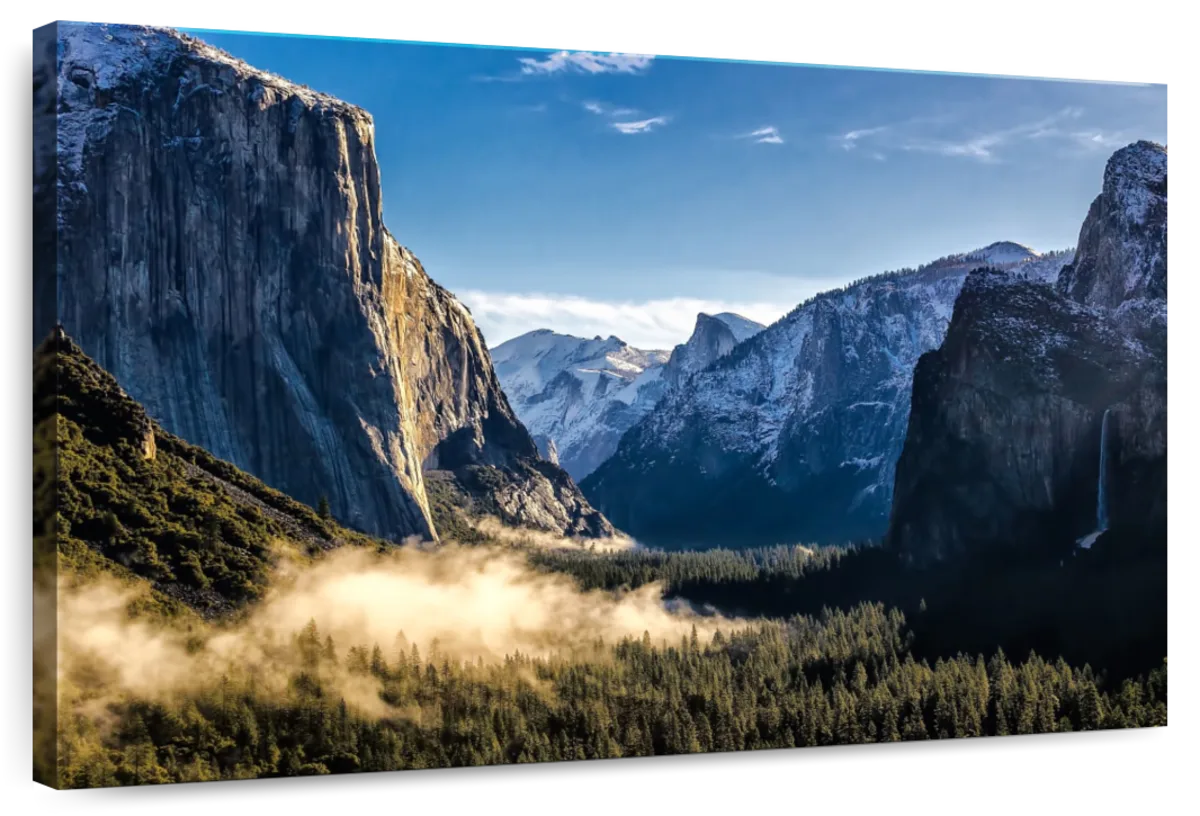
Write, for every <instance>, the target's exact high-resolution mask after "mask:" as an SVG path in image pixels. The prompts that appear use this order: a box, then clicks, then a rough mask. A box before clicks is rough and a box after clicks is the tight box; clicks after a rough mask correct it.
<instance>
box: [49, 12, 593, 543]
mask: <svg viewBox="0 0 1200 816" xmlns="http://www.w3.org/2000/svg"><path fill="white" fill-rule="evenodd" d="M57 28H58V31H57V37H56V46H55V47H56V49H57V74H56V77H55V80H56V81H55V82H52V83H47V84H45V85H44V87H43V91H42V93H46V92H52V93H53V92H55V89H56V93H57V110H58V116H57V140H56V141H57V179H56V191H57V195H56V199H57V201H56V205H55V209H56V211H57V236H56V239H57V240H56V258H55V259H54V261H55V264H56V268H57V270H56V271H57V283H58V287H57V288H58V300H57V313H58V319H59V320H60V321H61V323H62V324H63V325H64V327H65V328H66V330H67V331H68V332H70V333H71V334H72V336H74V337H75V338H76V340H77V341H78V342H79V344H80V345H81V346H82V348H83V349H84V350H85V351H86V352H87V353H88V354H89V355H91V356H92V357H93V358H94V359H95V360H96V361H97V362H98V363H99V364H100V365H101V366H103V367H104V368H105V369H107V370H108V371H110V372H111V373H112V374H113V375H114V376H115V377H116V378H117V379H118V381H120V382H121V384H122V385H123V386H124V387H125V388H126V390H127V391H128V392H129V393H130V394H131V395H132V396H133V397H134V398H135V399H137V400H138V401H140V402H141V403H142V404H143V405H145V407H146V409H147V411H148V412H149V413H150V414H151V415H152V416H153V417H155V419H157V420H158V421H159V422H161V423H162V424H163V426H164V427H166V428H167V429H168V430H170V431H171V432H173V433H175V434H177V435H179V436H181V437H183V438H185V439H187V440H188V441H190V442H192V443H194V444H197V445H200V446H202V447H204V448H206V449H208V450H209V451H211V452H212V453H213V454H214V455H216V456H218V457H220V458H223V459H227V460H229V461H231V462H233V463H235V464H236V465H238V466H239V467H242V468H244V469H246V470H248V471H250V472H252V473H254V474H255V475H257V476H259V477H260V478H262V479H263V480H264V481H266V482H268V483H269V484H271V485H272V486H274V487H276V488H279V489H280V490H283V491H285V492H287V493H289V494H290V495H292V496H294V497H296V498H297V499H300V500H301V501H304V502H308V503H315V502H316V501H317V500H318V498H319V497H320V496H322V495H327V496H328V498H329V501H330V504H331V506H332V510H333V513H334V515H335V516H336V517H337V518H338V519H340V520H341V521H343V522H344V523H347V524H351V525H354V526H356V527H359V528H361V529H363V530H366V531H368V532H371V533H374V534H378V535H383V536H387V537H391V538H402V537H405V536H409V535H418V536H423V537H434V536H436V534H437V531H436V530H435V529H434V526H433V523H432V520H431V513H430V507H429V501H428V498H427V496H426V491H425V479H424V472H425V471H426V470H434V469H437V470H449V471H455V472H458V473H464V472H465V471H466V470H468V469H479V468H483V469H493V470H495V471H496V472H497V473H496V477H497V478H492V479H486V480H483V482H486V483H487V484H490V485H501V487H494V488H488V490H489V491H490V492H491V495H490V496H489V499H495V500H496V501H497V505H498V510H499V512H500V513H501V515H502V516H503V517H504V520H505V521H508V522H511V523H517V524H526V525H530V526H535V527H540V528H543V529H548V530H552V531H555V532H561V533H566V534H570V535H599V534H606V533H608V532H609V531H610V530H611V528H610V527H609V525H608V523H607V522H606V521H605V520H604V519H603V517H602V516H600V514H599V513H597V512H596V511H594V510H593V509H592V508H591V507H590V506H589V505H588V504H587V502H586V501H585V500H584V499H583V497H582V495H581V494H580V493H579V492H578V490H577V489H576V487H575V486H574V484H573V483H572V482H571V480H570V479H569V477H567V476H566V474H564V473H563V472H562V471H561V470H559V469H558V468H557V467H555V466H554V465H553V464H551V463H549V462H546V461H544V460H542V458H541V457H540V456H539V455H538V452H537V449H536V447H535V445H534V442H533V440H532V438H531V437H530V435H529V433H528V432H527V431H526V430H525V428H524V427H523V426H522V425H521V424H520V422H518V421H517V419H516V417H515V416H514V414H513V412H512V410H511V408H510V407H509V404H508V401H507V400H506V398H505V396H504V394H503V392H502V391H501V390H500V385H499V383H498V381H497V380H496V376H495V373H494V372H493V370H492V365H491V360H490V358H489V355H488V352H487V349H486V347H485V346H484V344H483V342H482V339H481V337H480V335H479V333H478V331H477V330H476V328H475V325H474V322H473V321H472V319H471V316H470V313H469V312H468V311H467V309H466V308H465V307H464V306H463V305H462V304H461V303H459V301H458V300H457V299H455V298H454V296H453V295H451V294H450V293H449V292H447V291H446V290H445V289H443V288H442V287H440V286H438V285H437V284H436V283H435V282H434V281H433V280H431V279H430V278H429V276H428V275H427V274H426V273H425V271H424V269H422V267H421V264H420V263H419V262H418V261H417V259H416V258H414V257H413V255H412V254H411V253H410V252H409V251H408V250H407V249H406V248H404V247H402V246H401V245H400V244H399V243H397V242H396V240H395V239H394V238H393V237H392V236H391V235H390V234H389V233H388V231H387V229H386V228H385V226H384V224H383V221H382V217H381V216H382V202H381V198H380V183H379V167H378V165H377V163H376V160H375V149H374V138H375V134H374V125H373V123H372V120H371V117H370V116H369V115H368V114H367V113H366V112H365V111H363V110H361V109H359V108H356V107H354V106H352V105H349V104H346V103H344V102H342V101H340V100H337V99H334V98H332V97H329V96H325V95H322V94H319V93H316V92H314V91H312V90H310V89H308V88H305V87H301V86H298V85H294V84H292V83H289V82H287V81H286V80H283V79H281V78H279V77H276V76H273V75H270V74H267V73H265V72H261V71H257V70H255V69H253V68H251V67H249V66H247V65H246V64H244V63H242V62H241V61H239V60H237V59H235V58H233V57H230V56H229V55H228V54H225V53H224V52H221V51H218V50H217V49H214V48H211V47H209V46H207V45H205V44H204V43H202V42H200V41H198V40H194V39H192V38H190V37H187V36H184V35H180V34H178V33H175V32H173V31H168V30H161V29H148V28H140V27H129V26H96V25H79V24H60V25H59V26H58V27H57ZM468 481H471V482H472V483H473V484H478V483H481V482H480V480H478V479H470V480H468Z"/></svg>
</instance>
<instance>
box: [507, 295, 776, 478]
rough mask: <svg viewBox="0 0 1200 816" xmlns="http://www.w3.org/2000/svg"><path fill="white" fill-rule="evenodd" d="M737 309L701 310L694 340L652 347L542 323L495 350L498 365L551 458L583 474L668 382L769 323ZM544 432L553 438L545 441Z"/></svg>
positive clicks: (673, 384)
mask: <svg viewBox="0 0 1200 816" xmlns="http://www.w3.org/2000/svg"><path fill="white" fill-rule="evenodd" d="M762 328H763V327H762V325H761V324H759V323H755V322H754V321H753V320H747V319H746V318H744V317H742V316H740V315H736V314H731V313H723V314H719V315H715V316H714V315H707V314H701V315H699V316H698V317H697V318H696V328H695V330H694V331H693V332H692V336H691V337H690V338H689V339H688V341H687V342H686V343H680V344H679V345H677V346H676V347H675V349H674V351H672V352H669V353H668V352H664V351H653V350H652V351H644V350H642V349H638V348H634V347H633V346H631V345H629V344H628V343H626V342H624V341H623V340H621V339H619V338H617V337H613V336H610V337H608V338H607V339H604V338H601V337H595V338H593V339H591V340H587V339H585V338H582V337H573V336H571V335H569V334H557V333H555V332H552V331H550V330H549V329H538V330H537V331H532V332H528V333H526V334H523V335H521V336H520V337H515V338H513V339H512V340H508V341H506V342H504V343H501V344H500V345H499V346H497V347H496V348H494V349H493V350H492V357H493V359H494V360H495V361H496V373H497V375H499V377H500V384H501V385H502V386H503V387H504V392H505V393H506V394H507V395H508V398H509V399H510V400H511V401H512V404H513V407H514V408H515V409H516V412H517V416H518V417H519V418H520V420H521V421H522V422H524V423H525V425H526V426H527V427H528V428H529V429H530V431H532V432H533V434H534V438H535V439H536V440H538V448H539V450H541V451H542V455H543V456H544V457H546V458H549V457H548V456H547V453H548V452H549V450H550V448H549V447H547V444H550V445H553V451H554V455H555V456H557V457H559V460H560V461H561V463H562V465H563V468H564V469H566V471H567V472H568V473H569V474H571V476H572V477H574V478H575V479H583V478H584V477H586V476H587V475H588V474H589V473H591V472H592V471H594V470H595V469H596V468H597V467H599V466H600V465H601V464H602V463H603V462H604V461H605V460H606V459H608V457H610V456H612V455H613V453H614V452H615V451H616V449H617V445H618V443H620V441H621V437H622V436H624V435H625V432H626V431H628V430H629V429H630V428H632V427H633V426H634V425H636V424H637V423H638V422H639V421H640V420H641V419H642V418H643V417H644V416H646V414H648V413H650V411H651V410H653V408H654V406H655V405H657V404H658V401H659V400H660V399H662V397H663V395H664V394H665V393H666V392H667V390H668V389H670V388H674V387H676V386H678V385H679V384H680V383H682V382H683V381H684V380H685V379H687V377H689V376H690V375H691V374H693V373H695V372H696V371H699V370H700V369H702V368H704V367H706V366H707V365H709V364H710V363H712V362H713V361H715V360H716V359H717V358H719V357H721V356H723V355H725V354H728V353H729V352H730V351H731V350H732V349H733V347H734V346H735V345H737V344H738V343H739V342H741V341H742V340H745V339H747V338H749V337H752V336H753V335H754V334H756V333H757V332H759V331H761V330H762ZM542 440H545V442H543V441H542Z"/></svg>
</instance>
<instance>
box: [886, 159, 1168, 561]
mask: <svg viewBox="0 0 1200 816" xmlns="http://www.w3.org/2000/svg"><path fill="white" fill-rule="evenodd" d="M1166 188H1167V173H1166V150H1165V149H1164V148H1161V147H1159V146H1157V145H1151V144H1148V143H1145V142H1139V143H1137V144H1134V145H1131V146H1129V147H1127V148H1124V149H1122V150H1120V151H1118V152H1117V153H1116V154H1115V155H1114V156H1113V157H1112V159H1110V161H1109V162H1108V167H1107V170H1106V172H1105V179H1104V189H1103V192H1102V193H1101V195H1100V196H1099V197H1098V198H1097V199H1096V201H1095V203H1094V204H1093V205H1092V207H1091V210H1090V211H1089V213H1088V216H1087V218H1086V220H1085V221H1084V223H1083V227H1082V229H1081V231H1080V239H1079V247H1078V250H1077V254H1076V257H1075V259H1074V262H1073V263H1072V264H1070V265H1068V266H1066V267H1065V268H1064V269H1063V270H1062V273H1061V275H1060V276H1059V278H1058V280H1057V282H1056V283H1053V284H1050V283H1045V282H1039V281H1036V280H1023V279H1020V278H1017V277H1016V276H1013V275H1011V274H1007V273H1005V272H1002V271H998V270H992V269H980V270H978V271H975V272H972V274H971V275H970V277H969V278H968V280H967V282H966V285H965V286H964V287H963V291H962V294H961V295H960V297H959V298H958V301H957V303H956V304H955V308H954V317H953V319H952V321H951V324H950V328H949V330H948V332H947V334H946V339H945V342H944V343H943V344H942V346H941V347H940V348H939V349H937V350H935V351H931V352H930V353H928V354H926V355H924V356H923V357H922V358H921V360H920V362H919V363H918V365H917V368H916V374H915V376H914V384H913V397H912V411H911V420H910V422H909V425H908V432H907V439H906V441H905V444H904V450H903V454H902V455H901V457H900V459H899V462H898V465H897V468H896V490H895V502H894V506H893V509H892V516H891V525H890V530H889V535H888V539H889V544H890V545H891V546H893V547H895V548H897V549H898V550H899V551H901V552H902V553H904V554H905V555H906V556H908V557H909V558H911V559H912V560H916V561H926V560H936V559H942V558H946V557H950V556H954V555H959V554H964V553H974V552H977V551H979V550H981V549H986V548H994V547H1007V548H1009V549H1014V550H1015V549H1023V548H1034V549H1042V550H1045V549H1047V548H1050V549H1053V550H1055V551H1063V550H1069V549H1071V548H1072V547H1073V546H1074V545H1075V542H1076V541H1077V540H1079V539H1080V538H1081V537H1083V536H1086V535H1087V534H1088V533H1089V532H1092V531H1096V532H1101V530H1097V529H1096V528H1097V526H1098V522H1097V517H1098V515H1099V516H1101V517H1102V518H1104V519H1105V522H1102V524H1111V525H1112V526H1113V527H1114V528H1117V527H1123V528H1127V529H1130V528H1132V529H1138V530H1140V531H1142V532H1143V533H1150V534H1157V532H1156V531H1162V532H1164V533H1165V523H1166V411H1167V404H1166V249H1167V247H1166V239H1167V233H1166ZM1105 412H1108V414H1109V422H1108V430H1107V433H1105V432H1104V431H1103V430H1102V429H1103V428H1104V416H1105ZM1102 436H1103V437H1104V439H1105V440H1106V446H1105V453H1104V455H1103V456H1102V455H1101V447H1102ZM1101 469H1103V470H1104V476H1105V479H1106V481H1107V491H1106V492H1107V502H1106V505H1107V506H1106V508H1105V509H1106V512H1104V513H1100V514H1098V512H1097V508H1098V502H1099V494H1100V483H1101V481H1102V480H1101V474H1100V471H1101ZM1093 540H1094V539H1093Z"/></svg>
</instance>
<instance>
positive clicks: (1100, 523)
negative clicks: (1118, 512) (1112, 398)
mask: <svg viewBox="0 0 1200 816" xmlns="http://www.w3.org/2000/svg"><path fill="white" fill-rule="evenodd" d="M1096 529H1097V530H1099V531H1100V532H1104V531H1105V530H1107V529H1108V409H1105V411H1104V418H1103V419H1102V420H1101V421H1100V478H1099V484H1098V485H1097V488H1096Z"/></svg>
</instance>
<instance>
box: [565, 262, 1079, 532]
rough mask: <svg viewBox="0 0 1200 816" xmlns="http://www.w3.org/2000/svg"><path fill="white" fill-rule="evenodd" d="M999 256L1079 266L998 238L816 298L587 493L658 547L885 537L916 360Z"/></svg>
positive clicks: (738, 353) (673, 405)
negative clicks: (966, 284) (967, 284)
mask: <svg viewBox="0 0 1200 816" xmlns="http://www.w3.org/2000/svg"><path fill="white" fill-rule="evenodd" d="M1018 250H1019V251H1018ZM990 253H996V254H997V255H998V257H999V258H1000V260H998V261H996V262H997V263H1002V264H1003V265H1004V266H1006V267H1009V268H1019V269H1020V270H1021V274H1022V275H1025V276H1029V277H1046V276H1050V277H1052V276H1053V275H1054V274H1056V271H1057V268H1058V267H1061V266H1062V264H1063V263H1064V262H1066V261H1067V260H1069V256H1066V255H1061V254H1051V255H1047V256H1039V255H1037V253H1034V252H1033V251H1032V250H1029V249H1028V248H1026V247H1021V246H1020V245H1017V244H1010V243H1005V244H995V245H992V246H991V247H986V248H984V249H982V250H978V251H976V252H972V253H966V254H961V255H954V256H950V257H947V258H943V259H940V260H938V261H935V262H933V263H931V264H929V265H927V266H925V267H922V268H921V269H917V270H902V271H900V272H895V273H886V274H883V275H879V276H876V277H874V278H868V279H865V280H863V281H859V282H857V283H855V284H852V285H850V286H848V287H846V288H844V289H841V290H837V291H833V292H827V293H824V294H821V295H818V296H816V297H815V298H812V299H811V300H809V301H807V302H805V303H803V304H801V305H800V306H798V307H797V308H796V309H795V310H793V311H792V312H791V313H790V314H789V315H787V316H786V317H784V318H783V319H782V320H780V321H779V322H777V323H775V324H774V325H772V326H771V327H769V328H767V329H765V330H763V331H762V332H761V333H759V334H757V335H755V336H754V337H752V338H750V339H749V340H747V341H745V342H743V343H740V344H738V345H737V346H736V347H734V348H733V349H732V350H731V351H730V352H729V353H728V354H726V355H724V356H722V357H720V358H719V359H717V360H716V361H715V362H713V363H711V364H710V365H708V366H707V367H705V368H703V369H701V370H700V371H698V372H695V373H693V374H691V375H690V376H689V377H688V378H687V379H686V381H685V382H684V383H683V384H682V385H681V386H680V387H679V388H677V389H675V390H673V391H669V392H668V393H667V395H666V396H665V397H664V398H663V399H662V401H661V402H660V403H659V404H658V406H657V407H656V408H655V410H654V411H653V412H652V413H650V414H649V415H648V416H647V417H646V418H645V419H644V420H643V421H642V422H641V423H639V424H638V425H637V426H635V427H634V428H632V429H631V430H630V431H629V432H628V433H627V434H626V435H625V437H624V438H623V439H622V441H621V445H620V447H619V449H618V450H617V452H616V454H615V455H614V456H613V457H612V458H610V459H609V460H608V461H607V462H605V463H604V465H602V466H601V467H600V468H599V469H597V470H596V471H595V472H594V473H593V474H592V475H591V476H589V477H588V478H587V479H586V480H584V481H583V482H582V484H581V486H582V487H583V489H584V492H585V493H586V494H587V496H588V497H589V498H590V499H591V500H592V502H593V503H595V504H596V506H597V507H600V508H601V509H602V510H603V511H604V512H605V513H606V514H608V515H609V517H610V518H612V520H613V522H614V523H615V524H616V525H617V526H618V527H620V528H621V529H623V530H626V531H628V532H629V533H630V534H632V535H634V536H636V537H638V538H639V539H641V540H645V541H648V542H650V543H659V542H661V543H664V544H667V543H676V544H683V543H698V542H708V543H720V544H730V545H751V544H772V543H778V542H783V541H786V542H795V541H803V542H820V541H847V540H853V539H861V538H873V537H879V536H882V535H883V533H884V532H885V531H886V528H887V518H888V509H889V507H890V504H891V494H892V475H893V473H894V468H895V462H896V459H897V457H898V456H899V454H900V449H901V446H902V445H903V440H904V431H905V428H906V426H907V423H908V409H909V403H910V391H911V382H912V379H911V378H912V371H913V366H914V365H915V364H916V361H917V358H918V357H920V355H921V354H922V353H923V352H925V351H928V350H930V349H933V348H936V347H937V346H938V345H940V343H941V341H942V338H943V336H944V334H945V331H946V326H947V324H948V322H949V318H950V314H951V311H952V308H953V303H954V300H955V298H956V297H957V295H958V292H959V289H960V288H961V286H962V282H963V280H964V278H965V277H966V275H967V272H968V271H969V270H970V269H971V268H972V267H974V266H978V265H979V264H980V263H983V262H985V261H984V260H983V259H985V258H987V257H989V254H990ZM1045 270H1054V272H1046V271H1045Z"/></svg>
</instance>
